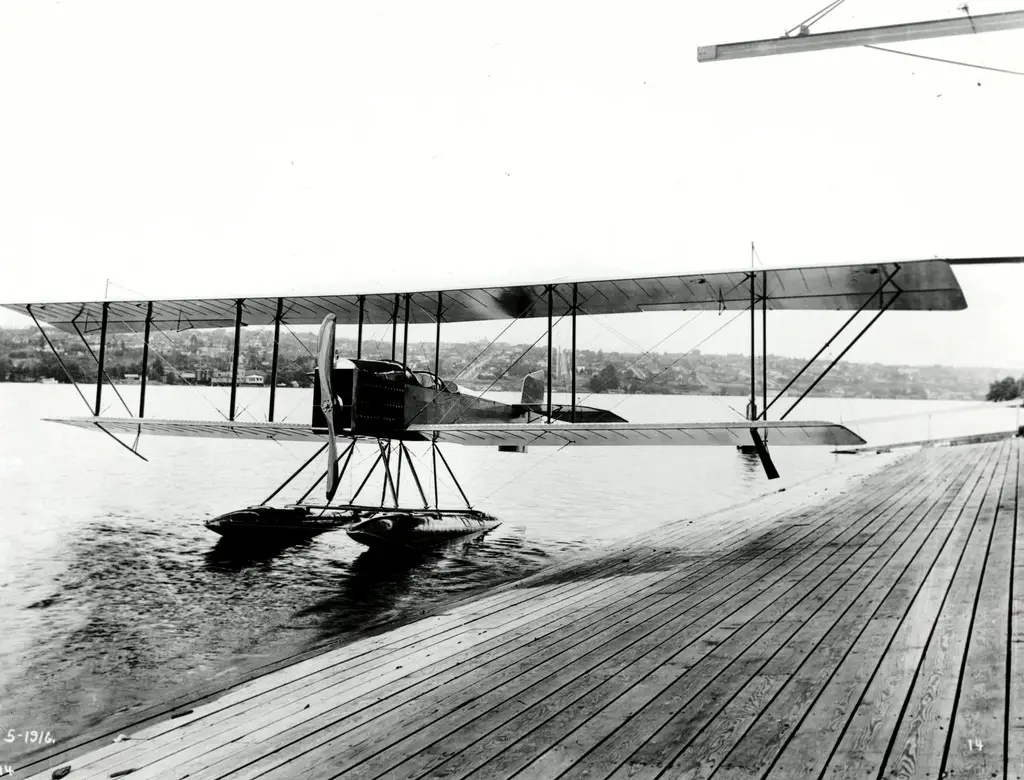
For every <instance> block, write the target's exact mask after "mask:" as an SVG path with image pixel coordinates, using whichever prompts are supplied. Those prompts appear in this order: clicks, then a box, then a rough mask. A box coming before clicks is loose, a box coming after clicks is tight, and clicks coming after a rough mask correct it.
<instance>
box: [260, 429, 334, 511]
mask: <svg viewBox="0 0 1024 780" xmlns="http://www.w3.org/2000/svg"><path fill="white" fill-rule="evenodd" d="M326 449H327V445H326V444H325V445H324V446H323V447H321V448H320V449H318V450H317V451H316V452H314V453H313V455H312V456H311V457H310V458H309V460H307V461H306V462H305V463H303V464H302V465H301V466H299V467H298V468H297V469H296V470H295V471H294V472H292V475H291V476H290V477H288V479H286V480H285V481H284V482H282V483H281V484H280V485H278V488H277V490H275V491H274V492H273V493H271V494H270V495H269V496H267V497H266V498H265V499H263V500H262V501H261V502H260V506H266V505H267V504H268V503H269V502H270V501H272V500H273V499H274V496H276V495H277V494H278V493H280V492H281V491H282V490H284V489H285V488H286V487H288V485H289V484H290V483H291V481H292V480H293V479H295V478H296V477H297V476H299V474H301V473H302V472H303V471H305V470H306V467H307V466H308V465H309V464H310V463H312V462H313V461H314V460H316V459H317V458H318V457H320V454H321V453H322V452H323V451H324V450H326ZM304 497H305V496H304Z"/></svg>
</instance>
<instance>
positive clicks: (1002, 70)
mask: <svg viewBox="0 0 1024 780" xmlns="http://www.w3.org/2000/svg"><path fill="white" fill-rule="evenodd" d="M864 48H865V49H874V50H875V51H884V52H887V53H889V54H901V55H903V56H904V57H914V58H915V59H919V60H928V61H930V62H941V63H944V64H946V65H960V66H961V67H964V68H976V69H977V70H987V71H991V72H993V73H1005V74H1007V75H1010V76H1024V71H1019V70H1010V69H1009V68H996V67H994V66H992V65H978V64H976V63H973V62H963V61H961V60H950V59H946V58H945V57H931V56H928V55H927V54H915V53H914V52H909V51H900V50H899V49H890V48H889V47H887V46H875V45H873V44H867V43H866V44H864Z"/></svg>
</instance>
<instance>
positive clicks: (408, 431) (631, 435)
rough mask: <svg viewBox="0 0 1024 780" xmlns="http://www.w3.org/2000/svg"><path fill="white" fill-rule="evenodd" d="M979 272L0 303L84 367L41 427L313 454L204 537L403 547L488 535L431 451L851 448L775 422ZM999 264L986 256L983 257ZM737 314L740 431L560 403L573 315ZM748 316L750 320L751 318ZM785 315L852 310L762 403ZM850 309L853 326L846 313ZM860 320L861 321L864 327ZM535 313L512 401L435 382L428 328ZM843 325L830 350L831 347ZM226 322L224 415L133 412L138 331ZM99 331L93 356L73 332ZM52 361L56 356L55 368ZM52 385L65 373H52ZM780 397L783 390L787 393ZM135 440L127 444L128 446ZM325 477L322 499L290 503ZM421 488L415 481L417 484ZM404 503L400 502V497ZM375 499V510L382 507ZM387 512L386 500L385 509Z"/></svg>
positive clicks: (803, 270) (493, 521)
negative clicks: (561, 332)
mask: <svg viewBox="0 0 1024 780" xmlns="http://www.w3.org/2000/svg"><path fill="white" fill-rule="evenodd" d="M985 261H988V262H991V261H993V259H992V258H985V259H982V258H978V259H945V260H943V259H929V260H910V261H902V262H880V263H865V264H854V265H827V266H826V265H823V266H807V267H792V268H775V269H748V270H738V271H725V272H722V271H718V272H712V273H687V274H681V275H668V276H665V275H663V276H655V277H635V278H622V279H611V280H581V281H555V282H546V283H540V284H528V285H514V286H513V285H510V286H496V287H479V288H464V289H447V290H427V291H413V292H374V291H368V292H359V293H336V294H320V295H309V296H295V295H292V296H279V297H237V298H216V299H179V300H105V301H84V302H62V303H53V302H42V303H7V304H2V305H3V306H5V307H6V308H8V309H11V310H13V311H16V312H20V313H22V314H24V315H26V316H28V317H30V318H31V319H32V320H33V321H34V322H35V324H36V326H37V327H38V328H39V331H40V333H41V334H42V336H43V338H44V339H45V340H46V342H47V343H48V344H49V345H50V348H51V349H52V350H53V352H54V355H55V356H56V357H57V360H58V361H61V356H60V354H59V352H58V351H57V350H55V349H53V343H52V341H51V340H50V337H49V335H48V328H57V329H59V330H62V331H66V332H69V333H72V334H77V335H78V336H79V338H80V339H81V340H82V341H83V343H85V344H86V346H87V348H88V349H89V352H90V354H92V356H93V360H94V361H95V364H96V386H95V394H94V401H93V402H92V403H90V402H89V400H88V399H87V398H86V395H85V393H84V392H83V391H82V389H81V388H80V387H79V386H78V385H77V383H76V384H75V386H76V388H77V389H78V392H79V395H81V397H82V400H83V401H84V402H85V405H86V407H87V408H88V409H89V414H88V415H86V416H81V417H63V418H56V419H53V420H52V421H53V422H57V423H61V424H65V425H70V426H74V427H76V428H83V429H86V430H92V431H99V432H102V433H104V434H106V435H107V436H109V437H111V438H113V439H114V440H115V441H117V442H118V443H119V444H121V445H122V446H123V447H125V448H126V449H128V450H130V451H131V452H133V453H134V454H136V455H139V456H140V457H143V456H142V455H141V453H140V452H139V441H140V438H141V436H142V435H144V434H151V435H158V436H185V437H214V438H229V439H239V440H245V441H295V442H310V443H317V444H319V445H320V447H319V449H318V450H317V451H316V452H315V453H313V455H312V456H311V457H310V458H309V459H308V460H307V461H306V462H305V463H304V464H303V465H302V466H301V467H300V468H299V469H298V470H296V471H295V472H294V473H293V474H291V475H290V476H289V477H288V478H287V479H286V480H285V481H284V482H283V483H282V484H281V485H279V486H278V487H277V489H276V490H274V492H273V493H271V495H270V496H269V497H268V498H267V499H265V500H264V501H263V502H262V503H261V504H259V505H254V506H250V507H247V508H245V509H241V510H237V511H233V512H229V513H227V514H224V515H221V516H219V517H217V518H214V519H213V520H210V521H208V523H207V525H208V527H209V528H211V529H212V530H214V531H216V532H217V533H220V534H222V535H224V536H235V537H245V538H260V537H267V538H270V537H273V538H280V537H288V538H292V537H299V538H304V537H308V536H313V535H316V534H319V533H323V532H324V531H328V530H333V529H336V528H344V529H345V530H346V531H347V533H348V534H349V536H350V537H351V538H352V539H354V540H355V541H357V542H359V543H361V544H364V545H367V546H370V547H387V548H419V547H422V546H424V545H430V544H436V543H439V542H442V541H446V540H449V539H451V538H453V537H458V536H463V535H466V534H474V533H482V532H486V531H487V530H490V529H491V528H494V527H495V526H497V525H498V524H499V522H500V521H499V520H498V518H496V517H494V516H492V515H490V514H488V513H486V512H484V511H481V510H479V509H477V508H475V507H474V506H473V504H472V502H471V501H470V500H469V498H468V497H467V495H466V492H465V491H464V490H463V488H462V486H461V485H460V484H459V481H458V480H457V479H456V476H455V474H454V472H453V471H452V469H451V467H450V466H449V463H448V460H447V459H446V458H445V456H444V453H443V451H442V446H448V445H460V446H470V447H496V448H497V449H498V450H499V451H501V452H508V453H525V452H527V451H528V450H529V449H530V448H533V447H551V446H557V447H566V446H571V447H591V446H597V447H608V446H732V447H739V448H741V449H743V450H744V451H747V452H749V453H750V454H751V455H752V456H753V455H756V457H757V458H758V459H759V460H760V463H761V465H762V466H763V469H764V472H765V475H766V476H767V478H768V479H775V478H777V477H778V476H779V472H778V470H777V469H776V467H775V464H774V462H773V459H772V456H771V452H770V450H769V441H770V444H771V446H772V447H775V446H804V445H822V446H830V447H850V446H856V445H861V444H865V443H866V442H865V441H864V440H863V439H862V438H861V437H860V436H859V435H857V434H856V433H854V432H853V431H851V430H849V429H848V428H846V427H845V426H843V425H840V424H838V423H835V422H827V421H820V420H812V421H799V420H791V419H788V418H789V415H790V413H791V412H793V411H794V409H796V407H797V406H798V405H799V404H800V402H801V401H802V400H803V399H804V398H805V397H806V396H807V395H808V394H809V393H810V392H812V391H813V389H814V388H815V387H816V386H817V384H818V383H819V382H820V381H821V380H822V379H823V378H824V377H825V376H826V375H827V374H828V372H829V371H830V370H831V369H832V368H833V367H834V366H835V365H836V363H838V362H839V360H841V359H842V358H843V357H844V356H845V355H846V354H847V352H848V351H849V350H850V349H851V348H852V347H853V346H854V345H855V344H856V343H857V341H858V340H859V339H860V338H861V337H862V336H863V335H864V333H866V332H867V331H868V329H870V328H871V327H872V325H874V324H875V322H876V321H877V320H878V319H879V317H881V316H882V315H883V314H884V313H885V312H887V311H896V310H903V311H954V310H961V309H964V308H966V306H967V304H966V301H965V298H964V295H963V291H962V289H961V287H960V285H959V282H958V281H957V278H956V275H955V274H954V272H953V269H952V267H951V266H952V265H954V264H957V263H973V262H985ZM995 261H996V262H998V259H995ZM743 310H748V311H749V314H750V351H751V363H750V399H749V403H748V405H747V409H746V415H745V417H744V418H742V419H737V420H729V421H723V422H691V421H685V420H668V421H664V422H658V423H634V422H630V421H628V420H625V419H623V418H621V417H619V416H618V415H616V414H614V413H613V412H612V411H611V410H605V409H600V408H596V407H592V406H583V405H580V404H578V403H577V393H576V370H575V367H576V324H577V318H578V317H582V316H595V315H626V314H638V313H643V312H665V311H671V312H675V311H717V312H719V313H722V312H726V311H737V312H738V314H737V315H736V316H741V315H742V312H743ZM759 310H760V317H758V313H759ZM769 310H772V311H784V310H799V311H811V310H833V311H848V312H851V314H850V315H849V317H848V318H847V319H846V320H845V321H844V322H843V324H842V325H841V327H839V328H838V330H836V331H835V333H834V334H832V335H831V336H830V337H829V338H828V339H827V340H826V341H825V343H824V345H823V346H822V347H821V349H819V350H818V352H817V353H816V354H815V355H814V356H813V357H811V358H810V359H809V360H808V361H807V362H806V363H805V364H804V366H803V368H801V369H800V370H799V371H798V372H797V373H796V374H795V375H794V376H793V377H792V379H790V380H789V382H788V383H787V384H786V385H785V386H784V387H783V388H781V389H780V390H779V392H778V393H777V394H776V395H775V397H774V398H773V399H771V400H769V399H768V381H767V377H768V374H767V371H768V366H767V364H768V360H767V358H768V341H767V338H768V336H767V333H768V329H767V313H768V311H769ZM862 315H863V317H862ZM864 317H867V322H866V323H864V322H863V320H864ZM538 318H541V319H545V318H546V325H547V327H546V338H547V369H546V370H541V371H539V372H537V373H534V374H531V375H529V376H527V377H526V379H525V380H524V382H523V388H522V394H521V397H520V401H519V402H518V403H505V402H501V401H498V400H494V399H492V398H488V397H486V393H483V394H481V393H476V392H469V391H468V390H467V389H465V388H460V387H459V386H458V384H457V383H456V382H455V381H453V380H445V379H443V378H442V377H441V376H440V373H441V372H440V353H441V333H442V325H443V324H445V323H457V322H474V321H492V320H513V321H514V320H520V319H538ZM566 318H567V319H568V320H569V322H570V323H571V333H572V337H571V348H570V359H569V363H570V366H571V369H570V371H569V376H570V379H571V383H572V384H571V388H570V399H571V400H570V402H569V403H553V398H552V396H553V384H552V331H553V329H554V325H555V324H556V322H560V321H562V320H563V319H566ZM858 318H860V324H859V330H857V329H852V330H851V331H850V334H852V337H851V336H850V334H848V336H847V338H845V339H844V341H845V342H847V343H846V344H845V346H843V347H842V348H841V349H839V348H838V345H837V339H838V338H839V337H840V336H841V334H843V332H845V331H847V328H848V327H849V326H850V325H852V324H853V323H854V322H855V321H857V320H858ZM758 319H760V320H761V342H762V355H763V358H764V359H763V360H762V364H761V365H762V377H761V379H762V381H761V387H762V398H761V401H762V403H761V405H760V408H758V404H757V398H756V392H755V391H756V373H757V372H756V362H755V357H756V353H757V349H756V347H757V343H756V331H757V320H758ZM367 323H387V324H389V325H390V329H391V359H390V360H385V359H370V358H364V357H363V348H364V326H365V325H366V324H367ZM426 323H430V324H432V325H433V326H434V335H435V350H434V370H433V371H424V370H413V369H412V368H411V367H410V366H409V363H408V359H407V358H408V355H407V354H406V345H407V343H408V329H409V326H410V325H419V324H426ZM283 325H288V326H291V325H305V326H319V336H318V341H317V351H316V361H315V368H314V370H313V372H312V375H311V379H312V390H311V395H310V407H309V408H310V413H309V415H310V416H309V421H308V422H305V423H294V422H278V421H275V419H274V417H275V396H276V387H277V384H278V381H277V380H278V369H279V345H280V339H281V328H282V326H283ZM338 326H348V327H354V328H355V330H356V339H355V341H356V349H355V355H351V356H338V355H337V354H336V349H335V339H336V329H337V327H338ZM247 327H272V328H273V333H274V339H273V354H272V361H271V376H270V380H269V382H268V384H269V391H270V392H269V407H268V409H267V415H266V416H267V419H266V421H265V422H264V421H253V422H249V421H242V420H239V419H238V414H237V412H238V409H237V389H238V384H239V381H238V380H239V376H238V373H239V369H238V366H239V348H240V343H241V333H242V329H243V328H247ZM204 328H233V331H234V340H233V362H232V371H231V374H232V376H231V385H230V401H229V408H228V411H227V415H225V419H223V420H175V419H160V418H153V417H147V416H146V413H145V404H146V381H147V373H148V360H149V350H150V343H151V340H152V338H153V335H154V331H164V332H166V331H176V332H181V331H188V330H193V329H204ZM399 328H403V329H404V338H403V340H402V344H403V347H402V354H401V357H399V355H398V353H397V352H396V349H397V344H398V331H399ZM115 333H122V334H123V333H136V334H141V335H142V343H143V357H142V369H141V373H140V384H141V386H140V389H139V402H138V409H137V411H136V410H134V409H128V407H127V404H125V408H126V409H128V412H129V416H127V417H111V416H103V415H102V414H101V411H102V406H101V403H102V398H103V392H104V388H105V386H109V387H112V388H113V390H114V391H115V392H116V387H113V383H112V382H111V381H110V378H109V376H107V372H106V370H105V361H106V347H107V341H108V339H109V338H110V336H111V335H112V334H115ZM96 334H98V348H97V349H95V350H94V349H93V348H92V346H91V345H90V344H89V341H88V338H89V337H93V340H94V341H95V340H96V339H95V336H96ZM833 345H836V349H838V353H837V354H836V355H835V357H834V358H832V360H831V361H830V362H829V363H828V365H827V366H826V367H825V368H824V369H823V370H819V371H818V372H817V376H816V378H814V379H811V378H810V377H808V378H806V379H805V380H804V382H803V384H802V386H801V388H800V390H801V392H800V393H799V395H798V396H797V397H796V399H795V400H793V402H792V403H790V404H789V406H788V408H787V409H786V410H785V411H784V412H781V413H777V414H774V415H773V416H775V418H776V419H769V412H770V411H772V410H774V409H775V408H776V403H778V402H779V401H781V400H784V399H785V400H787V402H788V401H789V400H791V394H790V393H789V392H788V391H789V390H790V389H791V388H793V386H794V384H795V383H796V382H797V381H798V380H800V379H801V378H802V377H803V376H804V375H805V373H806V372H807V371H809V370H810V369H812V367H816V362H817V361H818V359H819V358H820V357H821V356H822V355H823V354H824V353H825V350H826V349H829V348H830V347H833ZM60 364H61V366H62V367H64V364H63V362H61V363H60ZM65 372H66V373H67V376H68V379H69V380H70V381H72V382H73V381H74V380H73V379H72V375H71V374H70V373H68V372H67V369H66V368H65ZM794 392H795V391H794ZM122 437H134V441H133V443H131V444H129V443H128V439H127V438H122ZM357 442H364V443H366V442H368V443H369V444H370V445H371V446H373V445H374V444H375V445H376V450H377V454H376V459H375V460H374V462H373V465H372V466H370V469H369V471H368V472H367V474H366V475H365V478H364V479H363V480H362V483H361V484H360V486H359V488H358V489H357V490H356V491H355V492H354V493H353V494H352V495H351V496H349V497H348V498H347V500H343V501H341V500H339V501H336V499H337V498H338V495H337V492H338V487H339V485H340V484H341V478H342V476H344V474H345V473H346V470H347V469H349V468H350V464H351V462H352V454H353V452H354V450H355V446H356V444H357ZM414 443H421V444H426V445H427V446H428V447H429V450H430V458H431V463H432V472H433V501H431V500H430V498H429V497H428V491H427V490H425V489H424V485H423V481H422V480H421V479H420V476H419V474H418V473H417V471H416V469H415V467H414V465H413V458H412V457H411V455H410V453H409V449H408V448H409V446H410V445H411V444H414ZM321 456H324V457H325V458H326V464H325V465H326V468H324V470H323V472H322V473H321V474H320V476H319V478H318V479H316V480H315V481H314V482H313V484H312V486H311V487H310V488H309V489H308V490H307V491H306V492H305V493H304V494H303V496H302V497H301V498H300V499H299V500H298V501H297V502H295V503H292V504H288V505H284V506H274V505H272V504H271V502H272V501H273V499H274V498H275V497H277V496H278V495H279V494H280V492H281V490H283V489H284V487H285V486H287V485H289V484H290V483H292V482H293V481H294V480H295V479H297V478H298V477H299V476H300V475H301V474H302V473H303V472H304V471H305V470H306V469H307V468H309V467H310V466H311V465H312V464H313V463H314V462H315V461H317V460H318V459H319V458H320V457H321ZM439 462H440V466H441V467H443V468H444V469H445V470H446V471H447V472H448V474H449V475H450V477H451V479H452V480H453V481H454V484H455V485H456V487H457V488H458V493H459V494H460V496H461V498H462V499H463V502H464V504H465V506H464V507H462V506H460V507H443V506H441V502H440V501H439V499H438V487H437V485H438V469H439ZM403 463H404V464H405V466H406V469H407V470H408V472H409V474H410V475H411V476H412V478H413V480H414V482H415V484H416V488H417V492H418V495H419V497H420V503H422V506H400V502H399V495H400V488H399V484H400V480H401V477H402V468H403ZM378 468H379V470H380V479H381V500H380V501H379V502H372V501H371V502H368V503H359V496H360V495H361V494H362V492H363V489H364V487H365V486H366V485H367V483H368V481H369V480H370V479H371V476H372V475H373V474H375V473H377V470H378ZM324 483H325V496H326V502H325V503H320V504H312V503H307V499H308V498H309V496H310V495H311V494H312V492H313V491H314V490H316V488H317V487H318V486H320V485H321V484H324ZM428 487H429V484H428ZM407 492H408V491H407ZM388 494H390V498H391V501H390V502H388V501H387V500H386V499H387V496H388ZM387 503H390V504H392V505H391V506H386V504H387Z"/></svg>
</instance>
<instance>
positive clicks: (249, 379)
mask: <svg viewBox="0 0 1024 780" xmlns="http://www.w3.org/2000/svg"><path fill="white" fill-rule="evenodd" d="M245 383H246V384H247V385H262V384H263V374H247V375H246V377H245Z"/></svg>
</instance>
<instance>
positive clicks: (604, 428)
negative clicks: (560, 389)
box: [409, 421, 864, 447]
mask: <svg viewBox="0 0 1024 780" xmlns="http://www.w3.org/2000/svg"><path fill="white" fill-rule="evenodd" d="M751 427H755V428H757V430H759V431H760V432H761V435H762V436H764V435H765V432H766V431H767V437H768V440H769V442H770V443H771V444H772V445H773V446H774V445H777V444H781V445H816V444H827V445H832V446H837V445H844V446H845V445H857V444H861V443H863V442H864V439H862V438H861V437H860V436H858V435H857V434H856V433H854V432H853V431H851V430H850V429H849V428H846V427H844V426H842V425H837V424H835V423H827V422H817V421H814V422H797V421H794V422H790V421H782V422H759V423H757V424H756V425H754V426H751V424H750V423H747V422H709V423H587V424H580V423H577V424H575V425H572V424H565V425H558V424H554V425H543V424H541V425H537V424H532V425H512V424H495V425H490V424H478V425H410V426H409V431H410V432H416V433H420V434H423V436H424V437H425V438H428V439H429V438H433V437H435V436H436V438H437V440H438V441H439V442H445V443H451V444H469V445H480V446H497V445H523V446H531V447H535V446H545V445H546V446H561V445H563V444H577V445H588V446H614V445H619V446H621V445H633V446H654V445H676V446H727V445H733V446H735V445H740V444H743V445H749V444H750V442H751V439H750V429H751Z"/></svg>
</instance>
